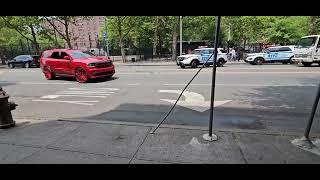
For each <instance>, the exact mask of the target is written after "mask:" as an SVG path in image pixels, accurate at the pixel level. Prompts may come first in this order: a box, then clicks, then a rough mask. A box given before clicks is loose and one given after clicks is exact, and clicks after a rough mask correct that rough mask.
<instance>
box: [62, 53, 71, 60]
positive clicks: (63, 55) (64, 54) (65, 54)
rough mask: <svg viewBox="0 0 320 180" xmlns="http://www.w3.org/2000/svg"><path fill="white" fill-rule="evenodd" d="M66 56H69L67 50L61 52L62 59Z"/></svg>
mask: <svg viewBox="0 0 320 180" xmlns="http://www.w3.org/2000/svg"><path fill="white" fill-rule="evenodd" d="M65 56H69V55H68V54H67V53H66V52H61V58H60V59H63V57H65Z"/></svg>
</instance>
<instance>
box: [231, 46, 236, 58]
mask: <svg viewBox="0 0 320 180" xmlns="http://www.w3.org/2000/svg"><path fill="white" fill-rule="evenodd" d="M230 58H231V61H236V51H235V50H234V48H231V51H230Z"/></svg>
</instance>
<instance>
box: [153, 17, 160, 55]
mask: <svg viewBox="0 0 320 180" xmlns="http://www.w3.org/2000/svg"><path fill="white" fill-rule="evenodd" d="M158 19H159V17H158V16H156V19H155V28H154V34H153V35H154V36H153V50H152V55H153V56H155V55H157V43H158V34H157V33H158Z"/></svg>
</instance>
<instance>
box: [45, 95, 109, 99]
mask: <svg viewBox="0 0 320 180" xmlns="http://www.w3.org/2000/svg"><path fill="white" fill-rule="evenodd" d="M109 95H110V94H106V95H103V96H102V95H100V96H90V95H88V96H87V95H77V94H53V95H47V96H42V97H40V98H41V99H56V98H58V97H87V98H106V96H109Z"/></svg>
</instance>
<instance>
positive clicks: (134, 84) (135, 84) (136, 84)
mask: <svg viewBox="0 0 320 180" xmlns="http://www.w3.org/2000/svg"><path fill="white" fill-rule="evenodd" d="M138 85H140V83H133V84H128V86H138Z"/></svg>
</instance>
